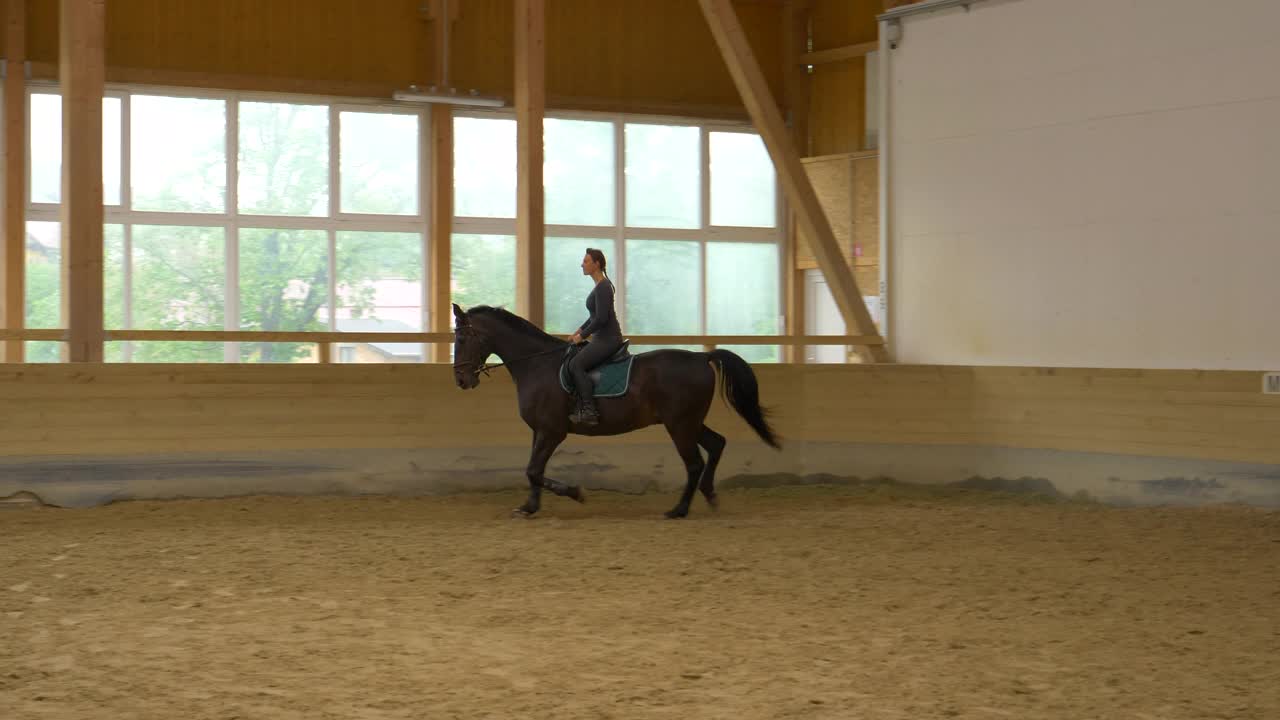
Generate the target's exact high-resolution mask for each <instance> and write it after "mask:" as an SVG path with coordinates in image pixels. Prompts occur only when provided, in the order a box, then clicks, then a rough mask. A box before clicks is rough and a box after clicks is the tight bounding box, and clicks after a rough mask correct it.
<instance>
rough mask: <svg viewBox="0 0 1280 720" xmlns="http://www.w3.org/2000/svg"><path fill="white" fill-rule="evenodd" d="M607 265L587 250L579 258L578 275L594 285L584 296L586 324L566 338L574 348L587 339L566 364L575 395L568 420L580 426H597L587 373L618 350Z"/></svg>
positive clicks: (619, 333) (596, 252) (597, 414)
mask: <svg viewBox="0 0 1280 720" xmlns="http://www.w3.org/2000/svg"><path fill="white" fill-rule="evenodd" d="M607 264H608V261H607V260H605V257H604V253H602V252H600V251H599V250H597V249H595V248H587V254H586V255H584V256H583V257H582V274H583V275H590V276H591V279H592V280H594V281H595V287H593V288H592V289H591V292H590V293H589V294H588V295H587V312H588V313H589V317H587V321H586V322H584V323H582V326H581V327H579V328H578V331H577V332H575V333H574V334H573V337H571V338H569V342H572V343H573V344H575V345H577V344H579V343H581V342H582V341H583V340H587V339H590V342H588V343H587V345H586V347H584V348H582V350H580V351H579V352H578V354H577V355H575V356H574V357H573V360H572V361H570V363H569V372H570V373H571V374H572V375H573V386H574V389H575V390H576V391H577V393H578V404H577V408H576V409H575V410H574V412H573V414H572V415H570V416H569V419H570V420H572V421H573V422H575V423H582V424H584V425H595V424H598V423H599V422H600V411H599V410H598V409H597V408H596V402H595V397H594V395H593V393H594V392H595V387H594V385H593V383H592V382H591V377H590V376H589V375H587V373H589V372H590V371H591V370H592V368H594V367H595V366H597V365H599V364H600V363H602V362H604V361H605V360H607V359H609V357H611V356H612V355H613V354H614V353H615V352H617V351H618V348H620V347H622V327H621V326H620V325H619V324H618V314H617V312H616V311H615V310H614V303H613V298H614V287H613V281H612V280H610V279H609V276H608V275H607V274H606V273H605V266H606V265H607Z"/></svg>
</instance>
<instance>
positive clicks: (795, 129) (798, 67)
mask: <svg viewBox="0 0 1280 720" xmlns="http://www.w3.org/2000/svg"><path fill="white" fill-rule="evenodd" d="M783 12H784V13H785V15H784V16H783V23H782V44H783V58H782V59H783V63H784V65H783V76H782V77H783V81H784V83H785V90H786V100H787V111H788V114H789V115H790V117H791V142H792V143H793V144H794V145H795V147H796V148H798V149H799V152H800V154H801V155H808V154H809V149H808V148H809V92H810V80H809V71H808V68H806V67H805V66H804V65H803V64H802V63H800V62H799V57H800V55H801V54H803V53H804V52H805V51H806V50H807V49H808V46H809V18H810V17H811V14H812V2H811V0H787V4H786V7H785V8H784V9H783ZM782 223H783V224H782V227H783V232H784V233H785V238H786V240H785V242H784V245H785V247H784V252H783V263H782V279H783V283H782V287H783V293H782V302H783V317H784V318H785V322H786V328H785V329H784V332H786V333H787V334H788V335H792V336H796V335H803V334H804V333H805V307H804V271H803V270H800V269H798V268H797V267H796V243H797V242H798V239H799V238H798V233H797V229H796V223H795V213H794V212H793V211H792V209H791V207H790V205H788V206H787V212H786V213H785V214H784V215H783V216H782ZM782 357H783V360H784V361H785V362H789V363H803V362H804V360H805V349H804V347H803V346H800V345H788V346H787V347H786V348H784V349H783V353H782Z"/></svg>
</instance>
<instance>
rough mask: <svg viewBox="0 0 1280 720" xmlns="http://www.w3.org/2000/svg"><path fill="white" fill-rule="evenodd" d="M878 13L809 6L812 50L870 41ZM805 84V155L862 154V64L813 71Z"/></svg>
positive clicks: (853, 4) (873, 8)
mask: <svg viewBox="0 0 1280 720" xmlns="http://www.w3.org/2000/svg"><path fill="white" fill-rule="evenodd" d="M881 7H882V6H881V2H880V0H814V3H813V14H812V29H813V30H812V32H813V49H814V50H829V49H831V48H838V47H843V46H845V45H854V44H857V43H864V42H870V41H873V40H875V39H876V38H877V37H878V36H879V29H878V27H877V24H876V15H877V14H879V13H880V12H881ZM810 78H811V80H812V88H811V92H810V95H811V97H812V101H811V110H810V112H811V118H810V127H811V136H812V141H811V142H812V146H811V152H812V153H813V154H814V155H832V154H835V153H847V152H856V151H858V150H863V149H865V148H864V147H863V136H864V135H865V131H866V99H865V93H866V60H865V59H864V58H861V57H857V58H851V59H848V60H841V61H839V62H833V63H823V64H821V65H815V66H814V68H813V74H812V75H810Z"/></svg>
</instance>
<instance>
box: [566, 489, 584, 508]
mask: <svg viewBox="0 0 1280 720" xmlns="http://www.w3.org/2000/svg"><path fill="white" fill-rule="evenodd" d="M569 498H570V499H572V500H576V501H578V502H579V503H582V504H583V505H585V504H586V503H587V493H586V491H585V490H583V489H582V488H580V487H576V486H575V487H573V488H570V490H569Z"/></svg>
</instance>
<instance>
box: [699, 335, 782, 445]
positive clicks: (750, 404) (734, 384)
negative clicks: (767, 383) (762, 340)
mask: <svg viewBox="0 0 1280 720" xmlns="http://www.w3.org/2000/svg"><path fill="white" fill-rule="evenodd" d="M707 355H708V357H709V358H710V360H711V362H712V363H714V364H715V366H716V367H717V368H718V369H719V370H720V395H721V397H723V398H724V400H725V402H726V403H727V404H728V405H729V407H731V408H733V409H734V410H736V411H738V414H739V415H741V416H742V419H743V420H746V421H747V424H748V425H750V426H751V429H752V430H755V431H756V434H757V435H759V436H760V439H761V440H763V441H765V442H766V443H767V444H769V445H770V446H771V447H774V448H778V449H781V448H782V444H781V442H780V441H779V438H778V435H777V433H775V432H774V430H773V428H772V427H769V422H768V421H767V420H765V417H766V416H768V414H769V411H768V410H767V409H765V408H762V407H760V386H759V384H758V383H757V382H756V374H755V372H753V371H752V370H751V366H750V365H748V364H747V361H746V360H743V359H742V358H741V357H738V355H737V354H735V353H733V352H731V351H729V350H712V351H711V352H709V353H707Z"/></svg>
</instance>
